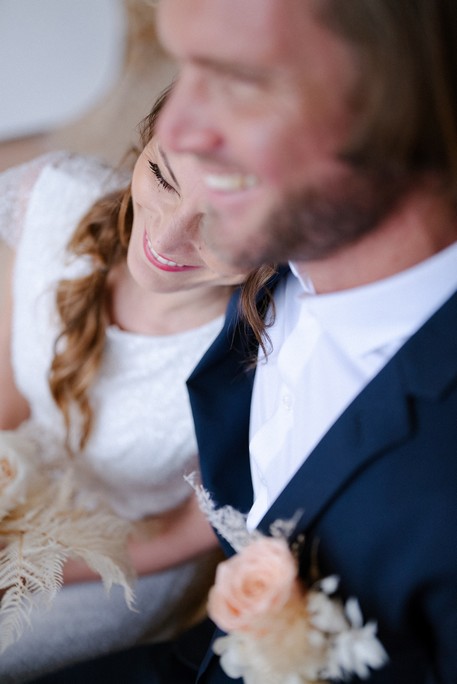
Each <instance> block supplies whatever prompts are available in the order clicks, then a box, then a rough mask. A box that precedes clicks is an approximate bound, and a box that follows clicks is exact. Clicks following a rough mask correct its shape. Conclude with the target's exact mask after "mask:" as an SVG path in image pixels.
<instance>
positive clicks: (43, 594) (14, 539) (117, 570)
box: [0, 431, 134, 653]
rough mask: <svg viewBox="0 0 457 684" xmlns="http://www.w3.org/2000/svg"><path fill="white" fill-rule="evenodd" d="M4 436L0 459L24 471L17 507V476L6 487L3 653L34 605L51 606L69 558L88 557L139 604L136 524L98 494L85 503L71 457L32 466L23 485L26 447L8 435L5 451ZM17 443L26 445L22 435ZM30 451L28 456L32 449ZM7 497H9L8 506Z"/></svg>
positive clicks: (1, 528) (0, 562) (0, 531)
mask: <svg viewBox="0 0 457 684" xmlns="http://www.w3.org/2000/svg"><path fill="white" fill-rule="evenodd" d="M3 436H4V435H3V434H2V432H1V431H0V456H3V458H9V459H10V461H8V463H10V462H11V463H13V465H14V468H13V467H11V472H12V473H13V474H14V472H21V478H22V481H21V488H20V489H19V488H18V487H16V491H17V492H18V493H19V494H20V496H19V495H18V496H17V497H16V503H15V505H13V504H14V496H13V495H14V492H15V484H16V483H15V482H14V480H13V479H12V482H11V486H10V487H9V488H8V490H7V491H2V489H1V487H0V511H1V512H2V513H3V516H1V514H0V591H1V592H3V596H2V599H1V604H0V653H2V652H3V651H4V650H5V649H6V648H7V647H8V646H9V645H10V644H12V643H14V641H16V640H17V639H18V638H19V637H20V635H21V634H22V632H23V629H24V627H25V625H26V624H27V623H30V616H31V612H32V610H35V609H45V608H46V607H47V606H49V605H50V604H51V603H52V600H53V599H54V598H55V596H56V594H57V592H58V591H59V590H60V589H61V587H62V582H63V567H64V565H65V562H66V561H67V560H69V559H70V558H75V559H80V560H83V561H84V562H85V563H86V564H87V565H88V566H89V567H90V568H91V569H92V570H93V571H95V572H96V573H97V574H98V575H100V578H101V580H102V581H103V583H104V586H105V587H106V589H107V590H109V589H110V588H111V586H112V585H113V584H119V585H121V586H122V587H123V589H124V595H125V600H126V602H127V604H128V605H129V607H130V608H132V607H133V602H134V596H133V592H132V587H131V582H132V580H133V578H134V572H133V570H132V567H131V565H130V562H129V558H128V553H127V538H128V536H129V534H130V533H131V523H129V522H128V521H126V520H123V519H121V518H119V517H118V516H117V515H115V514H114V513H113V512H112V511H111V510H110V509H109V508H108V507H107V506H106V505H105V504H102V503H101V502H96V503H94V499H93V497H92V498H91V501H90V505H89V506H85V505H84V503H83V501H84V497H83V496H81V484H80V482H79V480H78V474H77V471H76V470H75V468H74V467H73V466H72V465H71V464H70V463H69V462H68V461H65V460H62V461H61V462H60V463H59V464H54V465H53V466H48V467H47V468H42V469H41V470H40V472H38V471H37V469H33V468H29V469H28V470H27V473H26V477H25V482H24V481H23V480H24V476H23V472H25V471H24V469H23V468H22V462H21V452H20V450H19V449H16V451H15V452H14V453H12V452H11V443H12V438H11V435H10V433H8V441H7V442H6V444H7V446H8V448H9V449H10V451H9V452H8V453H7V454H6V456H5V453H6V452H5V451H3V452H2V446H3V445H4V443H5V442H4V441H3V442H2V437H3ZM13 442H14V440H13ZM15 444H16V446H18V445H19V447H20V448H21V449H22V448H23V446H24V443H23V438H22V442H19V441H18V442H17V443H15ZM24 455H25V457H26V458H27V459H29V457H30V452H29V450H24ZM18 464H19V466H20V467H19V466H18ZM25 491H26V493H27V496H26V497H24V492H25ZM12 493H13V494H12ZM2 499H3V500H4V501H7V502H8V506H7V507H6V506H5V507H4V508H3V509H2Z"/></svg>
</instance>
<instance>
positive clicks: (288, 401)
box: [282, 394, 292, 411]
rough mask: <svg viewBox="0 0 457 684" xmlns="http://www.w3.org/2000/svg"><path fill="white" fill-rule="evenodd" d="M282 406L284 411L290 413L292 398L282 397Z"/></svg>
mask: <svg viewBox="0 0 457 684" xmlns="http://www.w3.org/2000/svg"><path fill="white" fill-rule="evenodd" d="M282 405H283V407H284V409H285V410H286V411H290V410H291V409H292V397H291V396H290V394H284V395H283V398H282Z"/></svg>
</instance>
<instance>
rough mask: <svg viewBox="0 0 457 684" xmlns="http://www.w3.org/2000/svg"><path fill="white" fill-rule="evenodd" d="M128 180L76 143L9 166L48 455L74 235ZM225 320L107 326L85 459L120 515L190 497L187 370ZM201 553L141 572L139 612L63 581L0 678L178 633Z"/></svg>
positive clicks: (1, 665) (13, 236) (17, 322)
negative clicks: (174, 330)
mask: <svg viewBox="0 0 457 684" xmlns="http://www.w3.org/2000/svg"><path fill="white" fill-rule="evenodd" d="M128 180H129V179H128V175H126V174H125V173H120V172H113V170H111V169H109V168H107V167H105V166H104V165H102V164H101V163H100V162H98V161H96V160H95V159H92V158H86V157H78V156H72V155H68V154H66V153H55V154H50V155H46V156H45V157H42V158H39V159H38V160H35V161H33V162H30V163H28V164H26V165H23V166H20V167H17V168H15V169H12V170H9V171H7V172H5V173H4V174H2V175H1V176H0V237H1V238H2V239H3V240H5V241H6V242H7V243H8V244H9V245H10V246H11V247H12V248H13V249H14V250H15V252H16V260H15V270H14V276H13V297H14V299H13V301H14V315H13V337H12V359H13V366H14V373H15V378H16V382H17V385H18V387H19V389H20V391H21V392H22V393H23V395H24V396H25V397H26V398H27V399H28V401H29V403H30V407H31V418H30V422H31V423H32V424H33V427H34V429H35V428H36V429H37V430H39V431H40V432H41V435H44V437H45V440H47V441H48V443H49V445H50V449H49V458H51V457H52V452H53V449H52V448H51V445H53V444H56V443H58V441H59V440H61V439H62V436H63V421H62V417H61V415H60V413H59V411H58V410H57V408H56V406H55V405H54V402H53V400H52V397H51V395H50V392H49V389H48V385H47V379H46V376H47V371H48V368H49V364H50V360H51V358H52V352H53V344H54V341H55V338H56V334H57V331H58V324H57V320H56V313H55V308H54V295H55V285H56V283H57V282H58V281H59V280H60V279H61V278H63V277H66V278H71V277H74V276H76V275H80V274H82V273H84V272H86V271H87V268H88V264H87V263H86V262H85V261H84V259H76V260H72V259H70V258H69V257H68V254H67V253H66V249H65V248H66V244H67V242H68V239H69V237H70V235H71V234H72V232H73V231H74V229H75V227H76V224H77V222H78V221H79V219H80V218H81V217H82V216H83V215H84V214H85V212H86V211H87V209H88V208H89V207H90V205H91V204H92V202H93V201H94V200H95V199H97V198H98V197H100V196H101V195H103V194H105V193H106V192H109V191H111V190H113V189H115V188H118V187H123V186H125V185H127V183H128ZM221 326H222V318H218V319H217V320H214V321H212V322H211V323H209V324H207V325H204V326H202V327H200V328H198V329H195V330H191V331H187V332H183V333H180V334H175V335H168V336H157V337H151V336H145V335H139V334H133V333H128V332H124V331H121V330H119V329H118V328H116V327H115V326H110V327H109V328H108V330H107V341H106V352H105V355H104V358H103V363H102V368H101V371H100V374H99V377H98V378H97V381H96V383H95V384H94V387H93V392H92V395H91V400H92V403H93V406H94V409H95V416H96V422H95V426H94V432H93V435H92V436H91V438H90V441H89V444H88V446H87V448H86V450H85V452H84V453H83V454H82V455H78V458H81V459H83V461H84V468H85V470H86V472H87V474H88V486H93V487H95V488H96V489H97V491H98V492H101V493H103V495H104V497H105V498H106V500H107V501H108V502H109V503H110V504H111V506H112V507H113V508H114V510H115V511H117V512H118V513H119V514H120V515H122V516H125V517H127V518H129V519H139V518H142V517H144V516H149V515H154V514H158V513H160V512H162V511H164V510H167V509H170V508H173V507H175V506H177V505H179V504H180V503H182V502H183V501H184V500H185V499H186V498H187V497H189V496H190V495H191V490H190V486H189V485H188V484H187V483H186V482H185V480H184V478H183V475H184V474H186V473H190V472H191V471H193V470H195V469H196V467H197V456H196V453H197V446H196V442H195V438H194V432H193V426H192V418H191V412H190V406H189V402H188V397H187V391H186V387H185V380H186V378H187V377H188V376H189V374H190V372H191V371H192V369H193V368H194V366H195V365H196V363H197V361H198V360H199V359H200V357H201V356H202V355H203V353H204V351H205V349H206V348H207V347H208V346H209V344H210V343H211V341H212V340H213V339H214V337H215V336H216V335H217V333H218V332H219V330H220V328H221ZM0 391H1V389H0ZM202 563H203V561H202ZM202 563H200V562H193V563H187V564H185V565H183V566H181V567H179V568H176V569H172V570H170V571H167V572H162V573H158V574H155V575H150V576H146V577H141V578H140V579H139V580H138V581H137V582H136V584H135V587H134V590H135V595H136V608H137V611H138V612H132V611H130V610H129V608H128V607H127V606H126V604H125V601H124V596H123V592H122V590H120V589H119V588H118V587H114V588H113V589H112V590H111V593H110V594H109V595H107V594H106V593H105V591H104V589H103V587H102V586H101V584H100V583H99V582H93V583H84V584H79V585H68V586H65V587H64V588H63V590H62V591H61V592H60V593H59V594H58V596H57V598H56V600H55V602H54V604H53V606H52V607H51V609H50V610H49V611H35V612H34V613H33V616H32V624H31V627H30V628H29V627H27V628H26V629H25V631H24V634H23V636H22V637H21V638H20V640H19V641H18V642H17V643H16V644H13V645H12V646H11V647H9V648H8V649H7V650H6V651H5V652H4V653H3V654H2V655H1V656H0V681H1V682H2V684H8V683H10V682H11V683H12V682H15V683H17V682H23V681H27V680H28V679H31V678H34V677H36V676H37V675H39V674H41V673H43V672H46V671H49V670H51V669H54V668H56V667H58V666H61V665H63V664H67V663H71V662H75V661H77V660H81V659H86V658H89V657H91V656H95V655H98V654H102V653H106V652H108V651H112V650H116V649H119V648H123V647H127V646H129V645H131V644H134V643H138V642H141V641H143V640H145V639H150V638H162V637H166V636H168V635H169V634H170V633H171V631H172V630H173V628H174V626H175V624H176V614H177V613H178V612H179V611H180V610H181V609H184V608H185V606H186V601H187V600H188V599H189V598H190V597H195V596H196V595H197V594H198V590H197V586H198V584H199V582H200V580H201V579H202V576H203V567H202Z"/></svg>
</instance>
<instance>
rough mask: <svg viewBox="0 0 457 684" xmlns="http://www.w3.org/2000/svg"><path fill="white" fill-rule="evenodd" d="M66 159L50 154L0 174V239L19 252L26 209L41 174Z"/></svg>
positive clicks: (60, 154)
mask: <svg viewBox="0 0 457 684" xmlns="http://www.w3.org/2000/svg"><path fill="white" fill-rule="evenodd" d="M62 156H64V153H63V152H50V153H48V154H45V155H42V156H41V157H37V158H36V159H33V160H32V161H29V162H26V163H25V164H21V165H20V166H15V167H13V168H11V169H8V170H7V171H4V172H3V173H1V174H0V239H1V240H3V241H4V242H6V244H7V245H8V246H9V247H11V248H12V249H16V247H17V245H18V243H19V241H20V239H21V234H22V226H23V224H24V220H25V217H26V214H27V207H28V205H29V200H30V197H31V194H32V192H33V188H34V186H35V183H36V181H37V180H38V178H39V176H40V174H41V172H42V170H43V169H44V168H45V167H46V166H47V165H49V164H52V163H54V162H55V161H58V160H60V159H61V158H62Z"/></svg>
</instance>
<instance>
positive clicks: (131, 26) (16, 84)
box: [0, 0, 174, 303]
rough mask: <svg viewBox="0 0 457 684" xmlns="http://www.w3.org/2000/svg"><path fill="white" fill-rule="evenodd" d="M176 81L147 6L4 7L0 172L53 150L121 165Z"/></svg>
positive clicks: (65, 1) (102, 1) (110, 2)
mask: <svg viewBox="0 0 457 684" xmlns="http://www.w3.org/2000/svg"><path fill="white" fill-rule="evenodd" d="M173 75H174V65H173V64H172V62H171V61H170V60H169V59H168V58H167V57H166V56H165V55H164V53H163V52H162V50H161V48H160V46H159V44H158V41H157V37H156V31H155V11H154V9H153V6H152V3H151V2H150V0H76V1H75V0H0V93H1V103H0V172H1V171H3V170H5V169H7V168H8V167H10V166H14V165H15V164H18V163H21V162H23V161H27V160H29V159H31V158H33V157H35V156H37V155H39V154H42V153H44V152H47V151H50V150H56V149H66V150H70V151H75V152H83V153H89V154H95V155H97V156H99V157H102V158H103V159H105V160H106V161H108V162H110V163H112V164H118V163H120V161H121V160H122V157H123V155H124V154H125V153H126V151H127V150H128V148H129V147H130V146H131V145H132V144H135V143H136V142H137V130H136V127H137V125H138V123H139V122H140V120H141V119H142V118H143V117H144V116H145V115H146V114H147V113H148V111H149V109H150V107H151V105H152V104H153V102H154V100H155V98H156V96H157V95H158V94H159V92H161V90H162V89H163V88H164V87H165V86H166V85H167V84H168V83H169V82H170V81H171V80H172V78H173ZM0 202H1V197H0ZM0 245H1V243H0ZM3 250H4V247H2V246H0V272H1V273H2V272H3V270H4V268H3V257H4V251H3ZM0 303H1V302H0Z"/></svg>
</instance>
